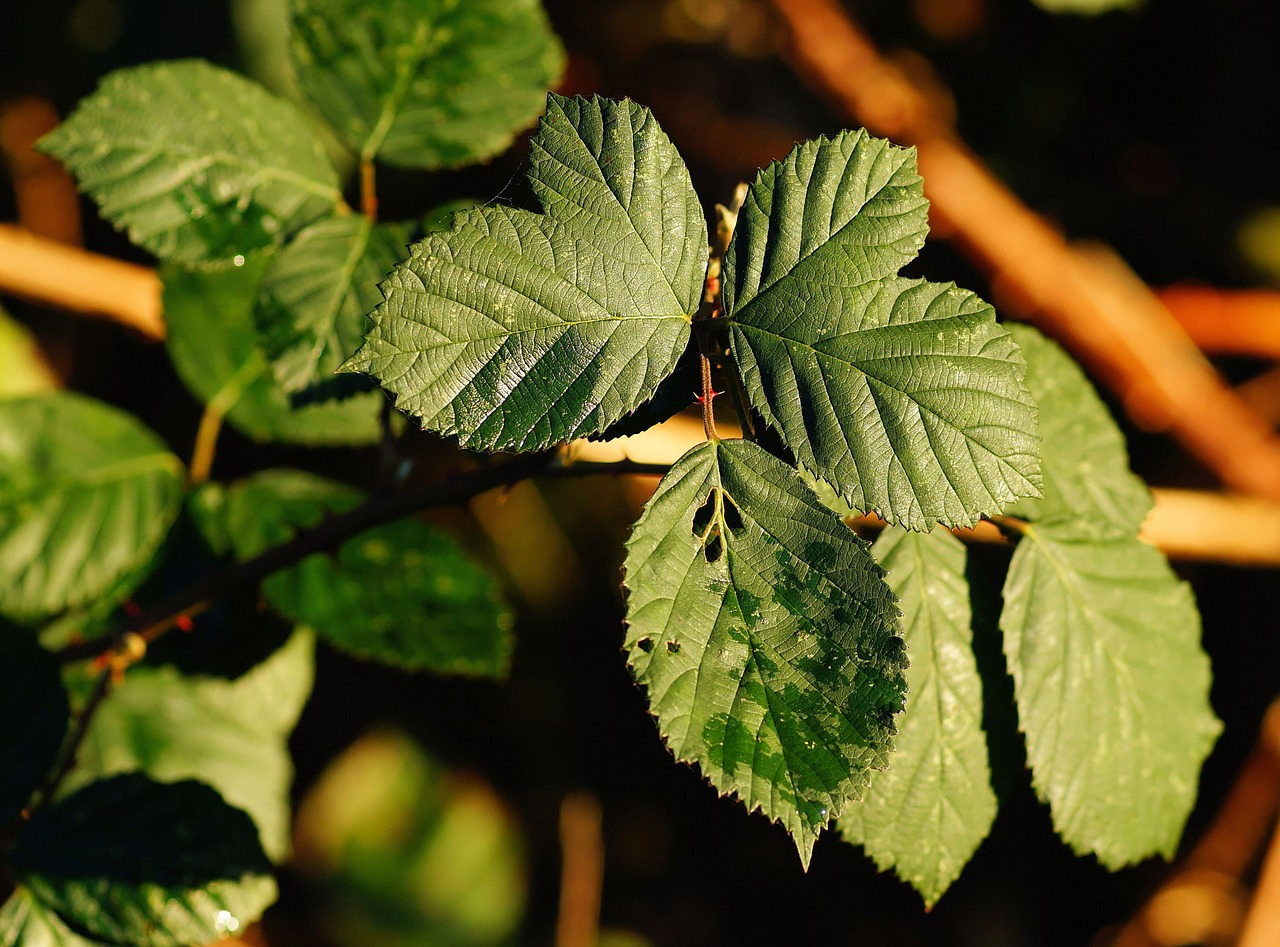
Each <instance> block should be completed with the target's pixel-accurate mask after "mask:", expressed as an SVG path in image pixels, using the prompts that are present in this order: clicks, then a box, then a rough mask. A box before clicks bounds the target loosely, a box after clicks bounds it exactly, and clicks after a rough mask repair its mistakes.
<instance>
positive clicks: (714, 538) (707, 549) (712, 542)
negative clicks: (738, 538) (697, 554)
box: [702, 526, 724, 562]
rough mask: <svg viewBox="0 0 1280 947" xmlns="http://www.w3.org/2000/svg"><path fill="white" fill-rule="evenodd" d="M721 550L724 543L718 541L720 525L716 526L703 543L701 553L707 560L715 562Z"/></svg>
mask: <svg viewBox="0 0 1280 947" xmlns="http://www.w3.org/2000/svg"><path fill="white" fill-rule="evenodd" d="M723 552H724V544H723V543H722V542H721V541H720V527H718V526H717V527H716V528H715V531H714V532H713V533H712V534H711V536H710V538H708V539H707V541H706V543H705V544H704V545H703V547H702V554H703V555H704V556H706V557H707V562H717V561H719V559H720V555H721V553H723Z"/></svg>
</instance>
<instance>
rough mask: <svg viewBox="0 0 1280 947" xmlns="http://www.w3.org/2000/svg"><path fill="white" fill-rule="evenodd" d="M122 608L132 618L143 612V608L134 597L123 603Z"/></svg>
mask: <svg viewBox="0 0 1280 947" xmlns="http://www.w3.org/2000/svg"><path fill="white" fill-rule="evenodd" d="M120 610H121V611H122V612H124V613H125V614H126V615H128V616H129V617H130V618H137V617H138V616H139V615H141V614H142V609H141V608H140V607H139V606H138V603H137V602H135V601H134V600H133V599H129V600H128V601H127V602H125V603H124V604H123V605H121V606H120Z"/></svg>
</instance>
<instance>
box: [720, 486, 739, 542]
mask: <svg viewBox="0 0 1280 947" xmlns="http://www.w3.org/2000/svg"><path fill="white" fill-rule="evenodd" d="M724 525H725V526H728V527H729V531H730V532H734V533H736V532H737V531H738V530H740V529H742V514H741V513H739V512H738V505H737V504H736V503H734V502H733V497H731V496H729V494H727V493H726V494H724Z"/></svg>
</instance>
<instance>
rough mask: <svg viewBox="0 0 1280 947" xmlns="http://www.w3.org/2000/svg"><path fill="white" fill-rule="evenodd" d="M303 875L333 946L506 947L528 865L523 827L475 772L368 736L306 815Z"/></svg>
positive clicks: (305, 806)
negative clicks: (315, 890) (452, 768)
mask: <svg viewBox="0 0 1280 947" xmlns="http://www.w3.org/2000/svg"><path fill="white" fill-rule="evenodd" d="M297 835H298V859H297V865H296V867H297V869H298V870H299V872H301V873H303V874H305V875H307V876H309V877H310V878H311V879H312V880H313V881H314V882H315V883H316V884H317V885H318V886H320V892H319V894H320V896H319V897H318V898H317V899H316V901H317V903H318V905H319V907H320V910H321V911H322V913H323V920H322V925H323V928H324V930H325V932H326V934H329V935H330V936H331V938H332V942H333V943H335V944H339V945H349V947H408V945H412V947H495V945H500V944H509V943H510V942H511V939H512V935H513V934H514V933H515V930H516V928H517V927H519V925H520V921H521V918H522V915H523V908H524V903H525V896H526V888H527V886H528V883H527V881H526V874H527V869H526V865H525V858H524V851H523V849H524V846H523V844H522V839H521V838H520V831H519V826H518V825H517V823H516V820H515V818H514V816H513V814H512V813H511V812H510V811H509V809H508V807H507V806H506V805H505V804H504V803H503V801H502V800H501V799H499V798H498V797H497V796H496V795H495V794H494V792H493V790H492V789H490V788H489V787H488V786H486V785H485V784H484V783H482V782H481V781H480V780H479V779H477V778H476V777H475V776H474V775H469V774H466V773H459V772H450V771H449V770H448V769H446V768H445V767H444V766H443V765H441V764H440V762H439V761H437V760H435V759H433V758H432V757H430V756H428V755H427V754H426V753H425V752H423V750H422V749H421V748H420V747H419V746H418V745H417V744H415V743H414V742H413V741H412V740H410V739H409V738H408V737H406V736H404V735H403V734H401V733H397V732H394V731H374V732H372V733H368V734H365V735H364V736H362V737H361V738H360V739H359V740H357V741H356V742H355V743H354V744H352V745H351V746H350V747H348V748H347V749H346V750H344V751H343V753H342V755H340V756H339V757H338V758H337V759H336V760H334V761H333V762H332V763H331V764H330V765H329V766H328V767H327V768H326V769H325V771H324V773H323V774H322V775H321V777H320V779H319V781H318V782H317V783H316V785H315V786H314V788H312V790H311V791H310V792H309V793H308V794H307V797H306V798H305V799H304V800H303V802H302V805H301V806H300V807H299V809H298V830H297Z"/></svg>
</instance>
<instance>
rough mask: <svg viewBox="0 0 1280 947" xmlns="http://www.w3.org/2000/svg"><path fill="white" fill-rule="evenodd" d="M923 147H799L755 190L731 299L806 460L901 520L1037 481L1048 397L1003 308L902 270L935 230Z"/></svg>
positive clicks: (731, 259) (764, 392)
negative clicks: (1029, 371)
mask: <svg viewBox="0 0 1280 947" xmlns="http://www.w3.org/2000/svg"><path fill="white" fill-rule="evenodd" d="M927 206H928V205H927V203H926V201H925V199H924V197H923V194H922V190H921V183H920V177H919V176H918V175H917V174H916V168H915V151H914V149H903V148H897V147H894V146H893V145H890V144H889V143H888V142H886V141H884V140H882V139H878V138H872V137H871V136H869V135H867V133H866V132H865V131H861V130H860V131H848V132H842V133H841V134H840V135H838V136H836V137H835V138H834V139H827V138H820V139H817V140H815V141H809V142H805V143H804V144H801V145H797V146H796V148H795V150H793V151H792V152H791V154H790V155H788V156H787V158H786V159H785V160H784V161H781V162H774V163H773V164H771V165H769V166H768V167H767V168H765V169H764V170H763V171H761V172H760V173H759V174H758V175H757V176H756V179H755V182H754V183H753V184H752V185H751V187H750V189H749V190H748V192H747V199H746V203H745V204H743V207H742V210H741V212H740V213H739V215H738V222H737V226H736V228H735V230H734V235H733V241H732V242H731V243H730V245H729V251H728V254H727V255H726V257H725V271H724V311H725V314H726V316H728V318H729V320H730V324H729V329H730V345H731V347H732V350H733V354H734V357H735V359H737V362H738V365H739V367H740V370H741V372H742V378H743V381H744V383H745V385H746V388H747V394H748V395H749V397H750V399H751V403H752V405H753V406H754V407H755V408H756V410H758V411H759V412H760V415H761V417H763V418H764V420H765V421H766V422H767V423H768V424H769V425H770V426H771V427H773V428H775V429H776V430H777V431H778V432H779V434H780V435H781V437H782V440H783V442H784V443H785V444H786V446H787V447H788V449H790V450H791V452H792V453H793V454H794V455H795V457H796V459H797V460H798V461H799V462H800V463H801V464H803V465H804V466H805V467H807V468H809V469H810V470H812V471H813V472H814V473H815V474H817V475H818V476H819V477H821V478H823V479H825V480H828V481H830V482H831V483H832V484H833V485H834V486H835V487H836V488H837V491H838V492H839V493H840V495H841V496H842V497H844V499H845V500H847V501H848V502H849V503H851V504H852V505H853V506H854V507H856V508H857V509H859V510H862V511H864V512H865V511H868V510H873V511H875V512H877V513H879V514H880V515H882V516H883V517H884V518H885V519H887V520H889V522H891V523H899V524H901V525H903V526H907V527H909V528H911V529H918V530H926V529H928V528H929V525H930V524H931V523H932V522H934V521H939V522H942V523H945V524H946V525H948V526H971V525H973V524H974V523H975V522H977V520H978V519H979V518H980V517H981V516H983V515H984V514H989V513H995V512H998V511H999V510H1000V509H1001V507H1002V506H1003V505H1004V504H1006V503H1009V502H1011V501H1012V500H1014V499H1015V498H1017V497H1020V496H1035V495H1037V494H1038V491H1037V487H1038V486H1039V482H1040V477H1039V467H1038V463H1037V444H1038V441H1037V437H1036V418H1035V406H1034V404H1033V403H1032V401H1031V398H1030V396H1029V395H1028V393H1027V389H1026V385H1025V384H1024V383H1023V370H1024V366H1023V362H1022V359H1021V357H1020V356H1019V355H1018V349H1017V346H1016V345H1014V344H1013V342H1012V341H1011V340H1010V338H1009V335H1008V333H1007V332H1006V331H1005V330H1004V329H1003V328H1002V327H1000V326H999V325H997V324H996V321H995V312H994V310H992V308H991V307H990V306H989V305H987V304H986V303H984V302H982V300H980V299H978V297H977V296H975V295H973V294H972V293H969V292H967V291H965V290H961V289H958V288H957V287H956V286H955V285H954V284H951V283H947V284H937V283H926V282H924V281H921V280H908V279H900V278H897V277H895V276H894V274H895V273H896V272H897V270H898V268H899V267H901V266H902V265H903V264H904V263H907V262H909V261H910V260H911V259H913V258H914V257H915V254H916V251H917V250H918V249H919V248H920V246H921V245H922V244H923V243H924V237H925V233H926V231H927V229H928V227H927V225H926V213H927Z"/></svg>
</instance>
